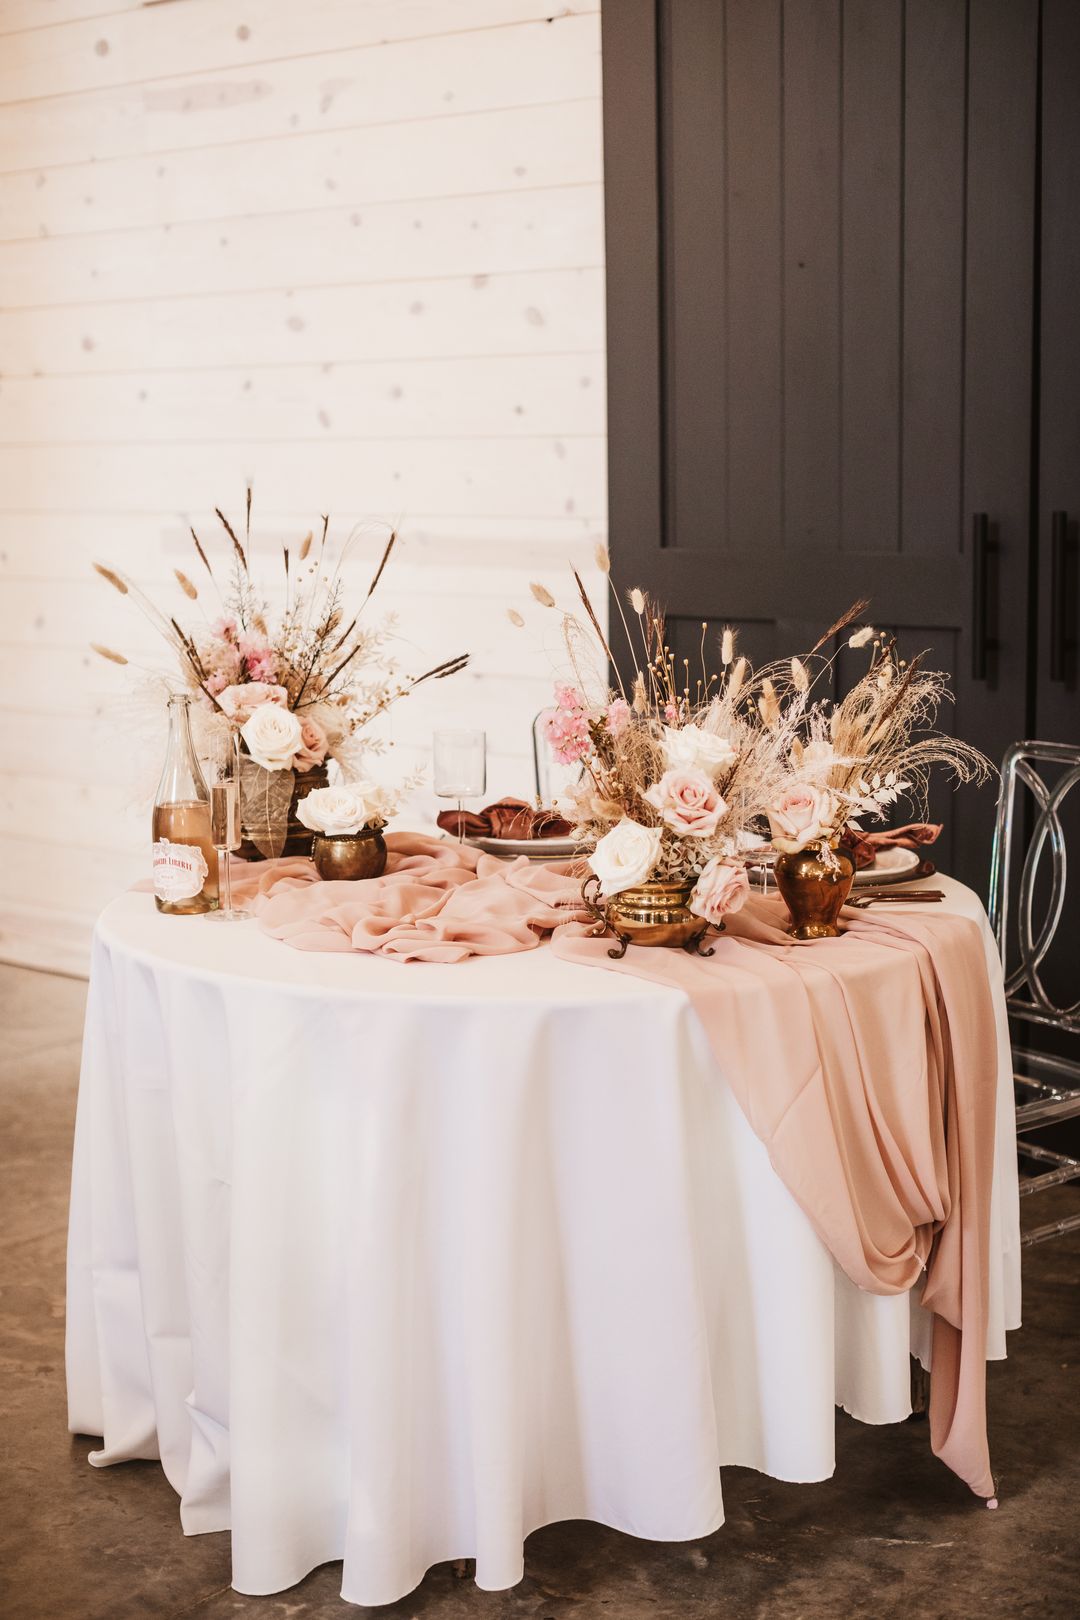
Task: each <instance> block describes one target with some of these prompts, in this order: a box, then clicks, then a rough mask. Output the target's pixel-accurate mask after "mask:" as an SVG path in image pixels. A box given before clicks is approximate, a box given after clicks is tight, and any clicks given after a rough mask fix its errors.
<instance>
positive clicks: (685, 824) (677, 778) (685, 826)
mask: <svg viewBox="0 0 1080 1620" xmlns="http://www.w3.org/2000/svg"><path fill="white" fill-rule="evenodd" d="M645 798H646V799H647V800H648V802H649V804H651V805H652V807H653V809H654V810H659V812H660V815H661V818H662V819H663V820H664V821H665V822H666V823H667V825H668V826H669V827H670V828H671V829H672V831H673V832H677V833H681V834H682V835H683V836H684V837H687V838H709V837H711V835H712V834H713V833H714V832H715V831H716V828H717V824H718V823H719V821H720V819H721V817H722V816H724V815H726V814H727V805H726V804H725V802H724V800H723V799H722V798H721V796H720V793H719V791H718V790H717V786H716V783H715V782H713V781H711V780H710V779H709V777H707V776H706V775H705V772H704V771H665V772H664V774H663V776H662V777H661V778H660V780H659V782H657V783H656V785H655V786H654V787H651V788H650V789H649V791H648V792H647V793H646V794H645Z"/></svg>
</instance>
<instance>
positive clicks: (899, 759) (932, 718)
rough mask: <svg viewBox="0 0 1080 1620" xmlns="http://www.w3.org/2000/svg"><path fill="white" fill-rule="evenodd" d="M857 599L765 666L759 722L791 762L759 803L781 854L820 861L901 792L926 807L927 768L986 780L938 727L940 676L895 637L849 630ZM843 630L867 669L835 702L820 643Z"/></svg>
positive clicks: (984, 768)
mask: <svg viewBox="0 0 1080 1620" xmlns="http://www.w3.org/2000/svg"><path fill="white" fill-rule="evenodd" d="M866 605H867V604H866V603H865V602H857V603H856V604H855V605H854V606H853V607H852V608H851V609H849V611H848V613H846V614H845V615H844V617H843V618H842V619H841V620H839V621H838V623H837V624H836V625H833V626H832V627H831V628H830V629H829V630H828V631H827V632H826V634H825V635H824V636H823V637H822V638H821V640H820V641H819V642H818V643H817V645H816V646H815V647H814V648H813V649H812V650H811V652H810V653H809V654H808V655H806V656H805V657H804V658H792V659H791V661H790V663H788V664H786V665H779V666H774V667H773V668H772V669H771V670H768V671H764V672H762V674H761V676H760V677H759V680H758V695H757V706H758V713H759V718H760V721H761V724H762V725H763V726H764V727H765V729H766V730H767V731H769V732H771V733H772V735H773V736H775V737H776V739H777V741H778V743H779V744H780V746H781V750H782V752H783V753H784V754H785V755H786V757H787V759H788V762H789V769H788V774H787V778H786V780H785V782H784V783H783V785H782V787H781V789H780V792H779V793H777V794H773V795H771V796H770V797H769V799H768V800H767V801H766V804H765V809H766V814H767V816H768V821H769V827H770V830H771V833H772V842H773V846H774V847H775V848H776V849H777V850H779V851H780V852H781V853H783V854H798V853H799V852H800V851H802V850H804V849H808V848H810V847H815V848H818V849H820V851H821V855H822V858H823V859H824V861H825V862H826V864H827V865H829V864H834V863H835V854H834V853H833V852H834V849H835V846H836V844H837V843H838V841H839V840H840V838H841V837H842V835H843V834H844V833H845V831H846V830H848V829H851V830H852V831H858V830H859V829H860V818H861V817H863V816H869V817H870V818H872V819H874V820H881V819H882V818H883V817H884V816H885V815H886V813H887V812H888V810H889V809H890V808H891V806H892V805H894V804H895V803H896V802H897V800H898V799H899V798H900V797H901V796H903V797H904V798H906V799H907V800H909V801H910V802H912V803H913V804H914V805H915V806H916V807H917V808H919V809H920V810H923V811H925V806H926V795H927V787H928V783H929V775H930V770H931V767H933V766H935V765H940V766H944V767H945V768H946V770H947V771H948V772H949V773H950V774H951V775H952V776H953V778H954V779H955V780H957V781H960V782H979V783H981V782H984V781H985V780H986V778H987V777H988V776H989V774H990V772H991V771H992V769H993V767H992V766H991V764H990V762H989V760H987V759H985V758H984V756H983V755H982V754H981V753H979V751H978V749H976V748H972V747H971V746H970V745H969V744H968V743H965V742H961V741H959V740H958V739H957V738H955V737H950V736H947V735H946V734H944V733H943V732H941V731H938V730H936V729H935V722H936V720H937V716H938V711H939V709H940V706H941V702H942V699H943V698H944V697H946V696H947V677H946V676H945V675H944V674H942V673H941V672H940V671H936V670H928V669H926V668H924V666H923V655H922V654H920V655H919V656H917V657H915V658H913V659H911V660H910V661H908V660H907V659H904V658H901V657H900V655H899V652H898V650H897V646H896V639H895V637H894V636H891V635H889V634H887V633H886V632H884V631H876V630H874V629H872V628H871V627H870V626H868V625H863V626H860V627H859V628H856V629H851V626H852V625H853V624H854V623H855V621H856V620H857V619H858V618H859V616H860V615H861V614H862V612H863V611H864V610H865V608H866ZM841 631H850V634H848V635H847V636H846V638H845V645H846V646H847V647H849V648H852V649H855V650H859V649H863V648H865V649H867V651H868V665H867V668H866V670H865V671H864V673H863V674H862V676H861V677H860V678H859V680H857V681H856V682H855V684H854V685H853V686H852V687H851V689H850V691H849V692H848V693H847V695H846V696H845V697H843V698H842V699H841V700H840V701H839V702H835V701H833V700H832V699H831V698H829V697H827V696H824V695H816V694H818V693H820V692H821V689H822V687H823V686H830V685H831V683H832V676H833V670H834V665H835V661H836V653H833V654H831V655H830V656H824V655H823V651H822V649H823V648H824V647H825V646H826V645H827V644H828V643H829V642H830V641H832V639H833V637H834V636H836V635H837V634H838V633H839V632H841Z"/></svg>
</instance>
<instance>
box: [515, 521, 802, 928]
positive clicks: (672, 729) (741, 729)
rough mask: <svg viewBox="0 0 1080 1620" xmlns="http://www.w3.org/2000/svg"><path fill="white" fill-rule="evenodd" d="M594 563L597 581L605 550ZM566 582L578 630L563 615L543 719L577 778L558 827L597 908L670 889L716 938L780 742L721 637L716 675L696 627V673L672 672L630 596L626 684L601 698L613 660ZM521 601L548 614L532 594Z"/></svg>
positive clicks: (641, 601) (656, 614)
mask: <svg viewBox="0 0 1080 1620" xmlns="http://www.w3.org/2000/svg"><path fill="white" fill-rule="evenodd" d="M597 560H598V562H599V563H600V565H601V568H602V569H603V571H604V573H605V574H606V573H607V572H608V559H607V552H606V550H605V549H604V548H603V547H599V548H598V549H597ZM574 580H575V583H576V586H577V590H578V595H579V597H580V599H581V602H582V605H583V607H584V609H585V619H584V620H582V619H581V618H580V617H578V616H576V615H575V614H571V613H568V614H565V615H564V616H563V633H564V639H565V643H566V648H567V652H568V655H569V658H570V663H571V667H572V669H573V672H574V676H575V678H574V680H573V681H572V682H564V683H561V684H560V685H559V686H557V687H556V690H555V705H554V707H553V708H552V709H551V710H549V711H548V713H547V715H546V716H545V719H544V731H545V733H546V736H547V740H548V743H549V745H550V746H551V748H552V751H553V753H554V755H555V758H556V759H557V760H559V761H560V762H561V763H563V764H575V763H578V762H580V764H581V767H582V774H581V777H580V779H579V782H578V783H577V785H576V786H575V787H574V788H573V789H572V790H571V791H570V793H569V794H568V795H567V796H566V798H565V799H563V800H561V801H560V803H559V805H558V810H559V813H560V814H561V815H564V816H565V817H566V818H567V820H569V821H571V822H572V823H573V826H574V836H575V837H576V838H578V839H579V840H580V841H581V843H582V844H584V845H585V846H586V847H587V848H588V849H589V855H588V863H589V865H590V867H591V868H592V870H593V872H594V873H595V874H596V876H597V878H598V879H599V886H600V893H601V895H603V896H605V897H607V898H610V897H612V896H614V895H617V894H620V893H623V892H624V891H625V890H627V889H631V888H637V887H640V886H641V885H642V884H644V883H647V882H650V881H667V882H672V883H681V884H684V885H685V886H686V887H687V888H688V889H689V891H690V892H689V896H688V899H687V902H686V903H687V905H688V907H689V909H690V910H691V911H692V912H693V913H694V914H695V915H696V916H699V917H703V918H705V919H706V920H707V921H708V922H710V923H712V924H714V925H719V924H721V923H722V921H723V918H724V917H725V916H727V915H728V914H729V913H731V912H734V911H737V910H738V909H739V908H740V907H741V906H742V904H743V903H744V901H745V900H746V897H747V895H748V893H749V883H748V879H747V876H746V870H745V866H744V863H743V860H742V858H741V851H742V849H743V847H744V846H745V844H746V843H747V842H748V835H749V834H751V832H752V831H753V829H754V827H755V825H756V824H757V823H758V822H759V821H760V818H761V815H762V804H763V798H764V797H767V796H769V795H771V794H772V793H774V792H775V793H777V794H778V793H779V792H780V790H781V788H782V785H783V782H784V780H785V775H786V762H785V761H784V759H783V758H782V756H781V752H780V749H781V744H780V742H779V741H778V739H777V738H776V737H775V736H774V734H773V733H772V732H770V731H769V730H767V729H766V728H765V727H763V726H762V725H761V724H760V723H759V721H758V719H757V715H756V711H755V708H754V704H753V695H752V686H751V682H750V679H749V676H750V670H749V665H748V663H747V660H746V659H745V658H743V657H740V656H737V650H736V646H735V635H734V632H733V631H731V630H726V631H725V632H724V635H723V638H722V641H721V646H720V668H719V670H718V671H716V672H711V671H710V670H709V669H708V668H707V667H706V659H705V634H706V629H707V627H706V626H705V625H702V639H701V649H700V673H697V672H696V671H695V673H694V674H693V675H691V672H690V668H689V663H688V661H684V664H683V667H682V669H681V670H680V669H679V668H677V666H676V660H675V656H674V654H673V652H672V650H671V647H670V646H669V645H668V643H667V640H666V636H665V625H664V616H663V614H662V612H661V611H660V609H659V608H658V607H657V605H656V604H655V603H654V602H652V601H651V600H650V599H649V598H648V597H647V596H646V595H645V593H644V592H642V591H640V590H633V591H631V592H630V595H629V608H630V617H627V614H626V612H625V610H624V608H623V606H622V603H621V602H620V601H619V598H618V596H617V595H615V594H614V593H613V597H614V601H615V603H616V606H617V608H618V611H619V617H620V620H621V623H622V628H623V631H624V633H625V636H626V643H627V646H628V647H629V649H630V653H631V657H632V674H631V675H630V678H629V681H628V682H623V680H622V678H621V676H620V677H618V680H619V686H618V690H617V691H612V690H610V689H609V687H608V683H607V671H608V669H609V668H614V667H615V661H614V658H613V657H612V653H611V649H610V647H609V645H608V642H607V639H606V637H605V635H604V632H603V630H602V629H601V626H600V623H599V620H598V618H597V615H596V613H595V610H594V609H593V607H592V604H591V602H590V600H589V597H588V594H587V592H586V590H585V587H584V585H583V583H582V581H581V578H580V575H578V574H577V573H576V572H575V574H574ZM533 595H534V596H535V597H536V599H537V600H538V601H539V602H541V604H542V605H544V606H554V598H553V597H552V596H551V594H550V592H548V591H547V590H546V589H545V588H544V587H543V586H539V585H537V586H534V587H533Z"/></svg>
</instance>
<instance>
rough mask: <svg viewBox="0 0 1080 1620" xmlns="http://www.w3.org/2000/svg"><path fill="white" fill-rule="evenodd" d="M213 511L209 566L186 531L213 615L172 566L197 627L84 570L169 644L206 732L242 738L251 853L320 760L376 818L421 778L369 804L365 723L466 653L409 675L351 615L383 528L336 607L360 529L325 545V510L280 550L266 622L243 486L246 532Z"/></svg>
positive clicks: (112, 576)
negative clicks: (215, 531) (356, 785)
mask: <svg viewBox="0 0 1080 1620" xmlns="http://www.w3.org/2000/svg"><path fill="white" fill-rule="evenodd" d="M215 516H216V517H217V519H218V521H219V523H220V526H221V530H222V532H223V541H222V544H223V546H224V548H225V553H226V559H225V563H224V564H222V563H220V562H219V564H218V569H217V570H215V567H214V565H213V563H212V562H211V560H210V556H209V554H208V551H207V548H206V547H205V546H204V545H203V543H202V541H201V540H200V539H199V536H198V534H197V533H196V532H195V530H194V529H192V530H191V538H192V543H193V545H194V550H195V554H196V556H197V558H198V561H199V563H200V565H201V570H202V571H204V572H205V574H206V576H207V582H208V585H207V586H204V588H203V590H207V589H208V590H209V592H210V593H211V602H212V605H211V607H210V608H209V611H206V610H205V609H203V600H204V597H203V591H201V590H200V588H199V587H198V586H197V585H196V584H195V583H194V581H193V580H192V579H191V578H190V577H189V576H188V575H187V574H185V573H184V572H183V571H182V570H181V569H179V568H176V569H174V570H173V572H174V574H175V577H176V583H177V585H178V587H179V589H180V591H181V592H182V593H183V595H184V597H185V598H186V600H187V601H188V602H190V603H196V604H198V606H199V608H200V609H201V610H202V619H201V622H199V623H195V624H192V625H183V624H181V622H180V620H179V619H178V618H177V617H175V616H174V615H172V614H171V613H168V612H164V611H162V610H160V609H159V608H158V607H156V606H155V604H154V603H153V602H152V601H151V600H150V599H149V597H148V596H147V595H146V593H145V592H144V591H142V590H141V589H140V588H139V587H138V586H137V585H136V584H135V582H134V581H133V580H132V579H131V578H130V577H129V576H128V575H126V574H123V573H120V572H119V571H117V570H116V569H113V568H109V567H107V566H106V565H105V564H103V563H95V564H94V567H95V569H96V570H97V572H98V574H100V575H101V577H102V578H103V579H105V580H106V581H107V582H108V583H109V584H110V585H111V586H112V587H113V588H114V589H115V590H117V591H119V592H120V593H121V595H124V596H130V597H131V598H132V599H133V600H134V601H135V602H136V603H137V605H138V606H139V607H140V608H141V609H142V611H143V612H144V614H145V615H146V617H147V618H148V619H149V620H150V622H151V623H152V624H153V625H154V626H155V628H156V629H157V630H158V631H159V632H160V633H161V635H162V636H163V638H164V640H165V641H166V643H167V644H168V645H169V647H170V648H171V649H172V651H173V653H174V654H175V656H176V661H177V666H178V668H179V672H180V675H181V677H182V679H183V680H184V682H185V684H186V686H187V687H188V689H189V690H190V691H191V692H192V694H193V695H194V696H195V697H196V698H197V700H198V705H197V708H198V712H199V719H200V728H201V731H202V733H203V736H204V737H205V736H206V734H207V733H208V732H211V731H213V730H214V729H215V728H219V729H220V728H227V729H229V730H235V731H238V732H239V735H240V739H241V745H242V753H243V763H242V778H241V819H242V821H243V824H244V830H245V833H246V834H247V836H248V837H249V839H250V840H251V841H252V843H253V844H254V846H255V848H256V849H257V850H258V852H259V853H261V854H264V855H267V854H274V855H276V854H280V853H281V850H282V849H283V848H284V846H285V842H286V836H287V830H288V822H289V816H290V812H291V811H292V810H293V809H294V807H295V806H296V804H297V802H298V800H299V799H300V797H301V795H302V793H303V791H304V789H305V788H309V787H314V786H316V785H318V784H322V783H325V781H326V773H325V766H326V763H327V761H329V760H335V761H336V762H337V765H338V767H339V770H340V773H341V775H342V777H343V778H344V780H345V781H346V782H350V781H353V782H356V781H360V782H362V783H363V787H364V790H365V792H366V793H367V795H368V799H369V801H371V803H372V806H373V814H377V815H378V816H379V818H380V819H384V818H385V817H386V816H387V815H388V814H391V813H392V811H393V809H394V807H395V804H396V802H397V801H398V800H399V799H400V798H401V797H403V796H404V795H405V794H407V793H408V792H411V791H412V789H413V788H414V787H415V786H416V785H417V779H416V778H410V779H409V780H408V781H406V782H404V783H402V784H401V785H400V787H399V789H398V790H397V792H396V793H394V792H391V791H390V790H388V789H383V790H382V791H381V792H380V794H379V795H378V805H377V806H374V799H373V797H372V796H373V795H374V793H375V790H374V789H373V788H372V786H371V784H370V783H369V782H367V781H366V773H367V761H368V756H369V755H371V754H374V753H378V752H380V751H381V747H382V744H381V742H380V740H379V739H378V738H376V737H373V736H371V735H370V734H369V733H368V732H367V731H366V728H367V727H368V726H369V725H370V723H371V721H373V720H374V719H375V718H376V716H377V715H380V714H383V713H385V712H386V710H388V709H389V708H390V707H391V706H392V705H393V704H394V703H396V702H398V701H399V699H401V698H403V697H405V696H406V695H407V694H408V693H409V692H411V691H413V690H415V688H416V687H417V686H419V685H421V684H422V683H423V682H424V681H428V680H442V679H443V678H445V677H446V676H448V675H453V674H455V673H456V672H457V671H458V670H460V669H463V668H464V667H465V665H466V663H467V662H468V658H467V656H463V657H457V658H451V659H448V660H447V661H446V662H444V663H441V664H438V665H436V666H435V667H434V668H433V669H429V670H427V671H426V672H425V673H424V674H422V675H419V676H416V677H411V676H405V675H402V673H401V672H400V670H399V668H398V665H397V663H396V661H395V660H394V658H393V657H392V656H391V655H390V651H389V644H390V642H391V641H392V639H393V629H394V625H393V620H392V619H387V620H384V621H383V622H382V623H381V624H378V625H374V626H371V625H366V624H364V623H362V622H361V619H362V615H363V613H364V610H365V608H366V607H367V605H368V603H369V602H370V600H371V598H372V596H373V595H374V593H375V590H376V588H377V586H378V584H379V581H380V579H381V578H382V575H383V571H384V569H385V568H386V565H387V563H388V562H389V560H390V556H391V553H392V551H393V549H394V545H395V543H396V540H397V534H396V531H392V532H391V533H390V536H389V539H388V540H387V541H386V543H385V546H384V548H383V550H382V553H381V556H380V558H379V561H378V564H377V566H376V568H375V572H374V574H373V576H372V579H371V583H370V585H369V586H368V589H367V594H366V595H365V596H364V598H363V600H362V601H361V603H360V604H359V606H358V607H357V608H356V610H355V611H352V610H351V609H350V608H349V607H348V606H347V605H346V600H345V587H344V582H343V579H342V565H343V563H344V561H345V559H346V557H347V556H348V554H349V552H350V550H351V548H352V546H353V545H354V544H355V542H356V540H357V538H358V535H357V531H354V532H353V534H351V535H350V536H349V538H348V539H347V540H346V542H345V544H344V545H343V546H342V547H341V548H340V550H338V551H337V552H336V553H334V552H333V548H331V547H329V546H328V544H327V537H328V533H329V528H330V520H329V517H324V518H323V520H322V533H321V536H320V538H319V540H318V542H316V541H315V539H314V535H313V533H312V532H309V533H307V534H306V535H304V537H303V538H302V539H301V540H300V541H299V543H298V544H297V545H295V546H292V547H291V546H289V545H282V547H281V558H280V567H281V570H282V576H281V585H282V586H283V596H284V600H283V606H282V607H281V610H280V612H279V613H278V614H277V616H276V617H275V616H273V615H272V614H271V610H270V607H269V605H268V602H267V599H266V597H265V595H264V594H263V593H262V592H261V591H260V590H259V588H258V587H257V585H256V583H255V580H254V577H253V574H252V549H253V548H252V540H251V490H250V488H249V489H248V491H247V500H246V509H245V522H244V538H243V540H241V538H240V536H239V535H238V534H237V532H236V530H235V528H234V527H233V525H232V524H231V523H230V521H229V519H228V518H227V517H226V515H225V513H224V512H223V511H221V510H220V508H215ZM279 594H280V592H279ZM92 645H93V647H94V651H95V652H97V653H98V654H100V656H101V657H103V658H107V659H109V660H110V661H111V662H113V663H117V664H126V663H127V662H128V659H127V658H126V657H125V656H124V655H123V654H122V653H119V652H116V651H115V650H114V649H112V648H110V647H103V646H100V645H98V644H96V643H93V644H92Z"/></svg>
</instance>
